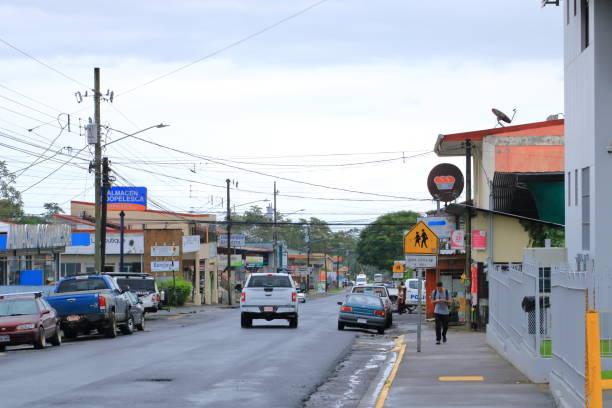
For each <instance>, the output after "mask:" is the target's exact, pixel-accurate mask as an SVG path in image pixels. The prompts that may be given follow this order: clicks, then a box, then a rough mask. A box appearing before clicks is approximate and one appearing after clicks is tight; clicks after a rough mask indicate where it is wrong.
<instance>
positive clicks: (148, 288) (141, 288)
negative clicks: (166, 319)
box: [107, 272, 164, 313]
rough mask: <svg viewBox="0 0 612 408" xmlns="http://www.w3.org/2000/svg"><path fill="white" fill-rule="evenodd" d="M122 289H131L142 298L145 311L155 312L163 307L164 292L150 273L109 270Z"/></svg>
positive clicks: (109, 274)
mask: <svg viewBox="0 0 612 408" xmlns="http://www.w3.org/2000/svg"><path fill="white" fill-rule="evenodd" d="M107 275H108V276H112V277H113V278H115V279H116V280H117V283H118V284H119V287H120V288H121V289H122V290H129V291H130V292H132V293H134V294H135V295H136V296H138V297H139V298H140V299H141V300H142V304H143V305H144V309H145V312H147V313H151V312H153V313H155V312H157V311H158V310H160V309H161V308H162V302H163V301H164V292H163V291H162V292H160V291H159V289H158V288H157V283H156V282H155V277H154V276H152V275H149V274H148V273H132V272H109V273H107Z"/></svg>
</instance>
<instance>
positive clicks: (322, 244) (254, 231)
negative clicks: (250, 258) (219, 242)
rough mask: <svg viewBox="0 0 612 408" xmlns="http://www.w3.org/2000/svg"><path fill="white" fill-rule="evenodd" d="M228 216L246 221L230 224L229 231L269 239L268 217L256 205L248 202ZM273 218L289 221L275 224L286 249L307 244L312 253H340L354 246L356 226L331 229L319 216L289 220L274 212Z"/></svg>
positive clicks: (301, 248)
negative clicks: (249, 205) (248, 205)
mask: <svg viewBox="0 0 612 408" xmlns="http://www.w3.org/2000/svg"><path fill="white" fill-rule="evenodd" d="M232 220H233V221H240V222H244V223H247V224H237V225H234V226H232V232H233V233H242V234H245V235H246V236H247V240H249V241H259V242H265V241H267V242H270V241H272V240H273V239H274V227H273V226H272V225H271V223H272V221H271V220H270V219H269V218H268V217H266V216H265V215H264V213H263V210H262V208H261V207H259V206H252V207H251V208H250V209H248V210H247V211H245V212H244V214H242V215H238V214H233V215H232ZM276 220H277V222H278V223H293V224H291V225H287V224H284V225H278V226H277V239H278V240H279V241H285V243H286V244H287V247H288V248H290V249H294V250H298V251H303V252H305V251H307V250H308V248H309V247H310V250H311V252H313V253H328V254H331V255H336V254H337V255H344V254H345V253H346V250H354V249H355V248H356V246H357V240H358V237H357V235H358V230H357V229H351V230H348V231H337V232H334V231H332V230H331V229H330V228H329V225H328V224H327V222H325V221H324V220H321V219H319V218H316V217H311V218H310V219H306V218H300V219H299V220H297V221H293V220H292V219H291V218H287V217H285V216H283V214H281V213H278V212H277V214H276ZM248 223H253V224H252V225H249V224H248ZM262 224H269V225H262Z"/></svg>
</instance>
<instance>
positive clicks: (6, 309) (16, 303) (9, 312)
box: [0, 300, 38, 316]
mask: <svg viewBox="0 0 612 408" xmlns="http://www.w3.org/2000/svg"><path fill="white" fill-rule="evenodd" d="M37 313H38V308H37V307H36V302H35V301H34V300H5V301H2V302H0V316H19V315H32V314H37Z"/></svg>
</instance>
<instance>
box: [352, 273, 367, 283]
mask: <svg viewBox="0 0 612 408" xmlns="http://www.w3.org/2000/svg"><path fill="white" fill-rule="evenodd" d="M367 283H368V277H367V276H366V275H365V274H363V273H361V274H359V275H357V279H356V280H355V285H357V286H360V285H367Z"/></svg>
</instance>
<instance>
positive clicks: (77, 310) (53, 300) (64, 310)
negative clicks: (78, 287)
mask: <svg viewBox="0 0 612 408" xmlns="http://www.w3.org/2000/svg"><path fill="white" fill-rule="evenodd" d="M46 300H47V302H49V304H50V305H51V306H53V308H54V309H55V310H56V311H57V314H58V315H59V316H62V317H64V316H70V315H84V314H90V313H99V312H100V307H99V306H98V294H97V293H80V294H76V293H75V294H70V293H68V294H65V295H61V296H51V297H48V298H46Z"/></svg>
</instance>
